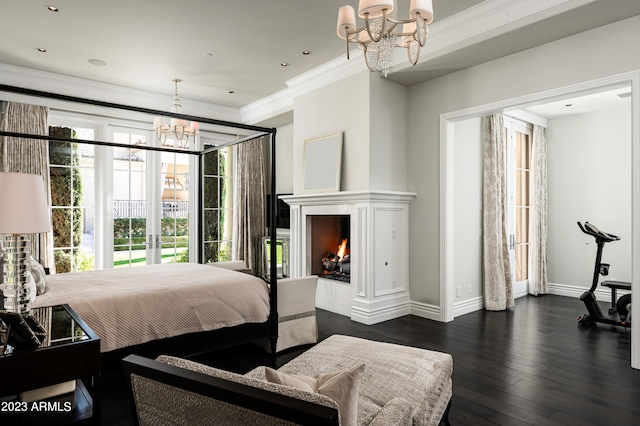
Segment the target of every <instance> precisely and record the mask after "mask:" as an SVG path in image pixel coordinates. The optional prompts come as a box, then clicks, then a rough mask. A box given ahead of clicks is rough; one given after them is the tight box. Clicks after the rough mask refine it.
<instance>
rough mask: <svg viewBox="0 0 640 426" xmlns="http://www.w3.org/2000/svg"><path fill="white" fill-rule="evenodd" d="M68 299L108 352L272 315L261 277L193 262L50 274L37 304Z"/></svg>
mask: <svg viewBox="0 0 640 426" xmlns="http://www.w3.org/2000/svg"><path fill="white" fill-rule="evenodd" d="M64 303H67V304H69V305H70V306H71V307H72V308H73V309H74V310H75V311H76V312H77V313H78V315H80V317H81V318H82V319H83V320H84V321H85V322H86V323H87V324H88V325H89V327H91V329H92V330H93V331H95V332H96V334H97V335H98V336H99V337H100V348H101V351H102V352H108V351H112V350H114V349H118V348H122V347H126V346H131V345H136V344H140V343H145V342H148V341H151V340H155V339H161V338H165V337H173V336H178V335H182V334H186V333H193V332H200V331H209V330H215V329H219V328H223V327H232V326H236V325H240V324H244V323H259V322H265V321H266V320H267V319H268V317H269V293H268V288H267V285H266V284H265V283H264V282H263V281H262V280H261V279H259V278H257V277H254V276H251V275H248V274H243V273H240V272H236V271H231V270H227V269H223V268H217V267H215V266H211V265H199V264H193V263H171V264H161V265H148V266H139V267H132V268H123V269H106V270H101V271H87V272H74V273H67V274H58V275H50V276H47V290H46V292H45V293H44V294H42V295H40V296H38V297H37V298H36V300H35V302H33V303H32V304H31V307H34V308H35V307H40V306H53V305H59V304H64Z"/></svg>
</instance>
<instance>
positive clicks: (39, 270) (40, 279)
mask: <svg viewBox="0 0 640 426" xmlns="http://www.w3.org/2000/svg"><path fill="white" fill-rule="evenodd" d="M29 266H30V267H31V275H33V280H34V281H35V284H36V292H35V294H36V295H37V296H40V295H41V294H44V292H45V291H47V285H46V282H45V275H46V274H45V272H44V266H42V265H41V264H40V262H38V261H37V260H35V259H34V258H33V257H29Z"/></svg>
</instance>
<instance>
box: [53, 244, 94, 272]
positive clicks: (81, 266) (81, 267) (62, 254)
mask: <svg viewBox="0 0 640 426" xmlns="http://www.w3.org/2000/svg"><path fill="white" fill-rule="evenodd" d="M74 252H75V254H74V256H71V250H55V251H54V252H53V254H54V259H55V262H56V273H58V274H62V273H65V272H74V271H91V270H93V269H94V268H95V266H94V255H93V254H91V253H89V252H88V251H86V250H82V249H77V250H75V251H74ZM72 262H73V269H72V268H71V264H72Z"/></svg>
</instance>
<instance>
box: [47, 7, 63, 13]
mask: <svg viewBox="0 0 640 426" xmlns="http://www.w3.org/2000/svg"><path fill="white" fill-rule="evenodd" d="M47 9H49V10H50V11H51V12H60V9H58V8H57V7H55V6H47Z"/></svg>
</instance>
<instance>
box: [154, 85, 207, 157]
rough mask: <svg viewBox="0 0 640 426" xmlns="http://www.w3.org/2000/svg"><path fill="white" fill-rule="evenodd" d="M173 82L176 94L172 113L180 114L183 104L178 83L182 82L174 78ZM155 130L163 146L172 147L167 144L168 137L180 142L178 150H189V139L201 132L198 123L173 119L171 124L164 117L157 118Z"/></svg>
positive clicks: (172, 103) (172, 104)
mask: <svg viewBox="0 0 640 426" xmlns="http://www.w3.org/2000/svg"><path fill="white" fill-rule="evenodd" d="M171 81H173V82H174V83H175V93H174V95H173V101H172V102H171V112H173V113H176V114H179V113H180V108H182V104H181V103H180V98H179V97H178V83H180V82H181V81H182V80H180V79H179V78H174V79H172V80H171ZM153 129H154V130H155V131H156V138H157V139H158V141H159V142H160V144H161V145H163V146H172V145H171V144H169V143H168V142H167V137H169V138H170V139H176V141H177V142H178V146H177V148H185V149H187V148H189V138H190V137H191V136H193V137H194V142H195V135H197V134H198V132H199V125H198V123H197V122H195V121H192V122H191V123H188V122H187V120H183V119H179V118H172V119H171V121H170V124H167V122H166V121H164V117H156V118H155V120H153Z"/></svg>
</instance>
